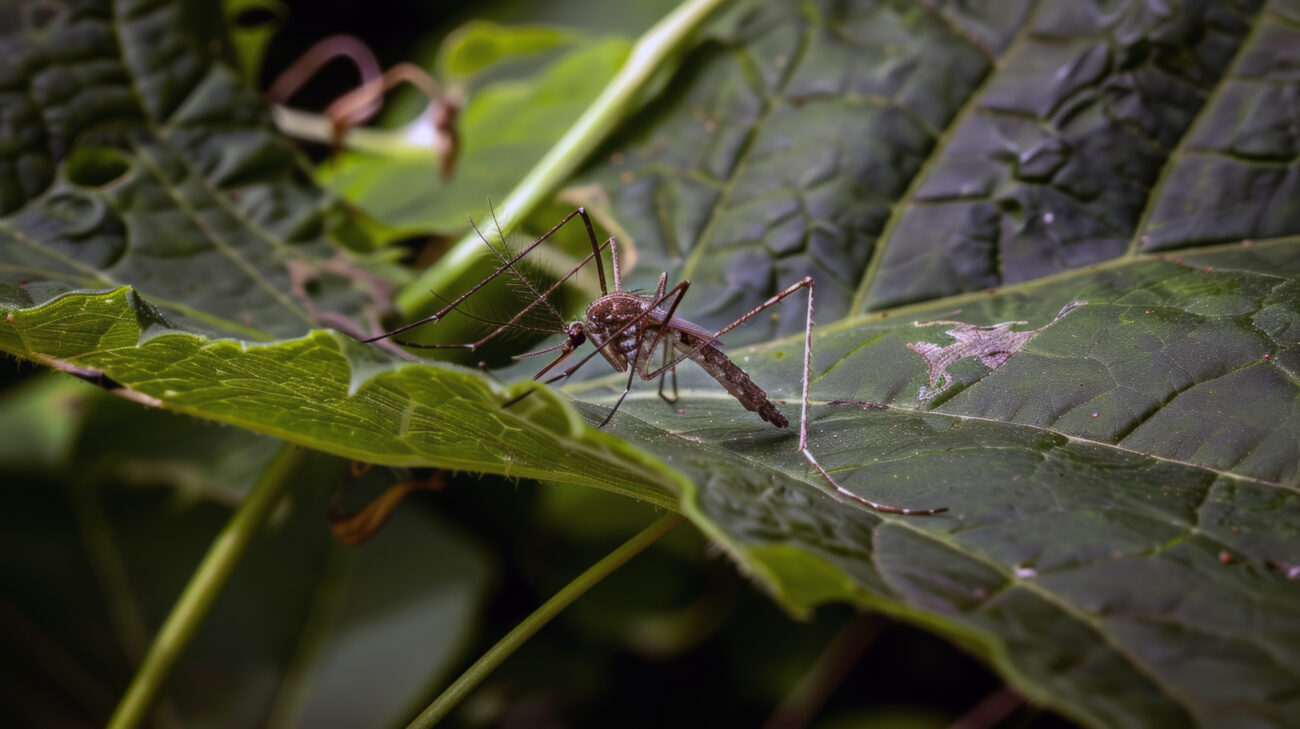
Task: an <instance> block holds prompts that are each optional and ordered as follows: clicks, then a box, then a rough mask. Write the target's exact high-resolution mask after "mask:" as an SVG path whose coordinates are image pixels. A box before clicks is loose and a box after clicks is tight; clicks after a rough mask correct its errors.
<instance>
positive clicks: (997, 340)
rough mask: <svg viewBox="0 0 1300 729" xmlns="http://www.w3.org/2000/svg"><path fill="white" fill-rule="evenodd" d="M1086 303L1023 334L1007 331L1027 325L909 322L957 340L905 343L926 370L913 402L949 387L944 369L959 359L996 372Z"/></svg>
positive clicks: (928, 398)
mask: <svg viewBox="0 0 1300 729" xmlns="http://www.w3.org/2000/svg"><path fill="white" fill-rule="evenodd" d="M1087 303H1088V302H1086V301H1083V300H1075V301H1071V302H1070V303H1068V304H1066V305H1065V306H1063V307H1062V308H1061V310H1060V311H1059V312H1057V314H1056V317H1055V318H1053V319H1052V320H1051V321H1049V322H1047V323H1046V324H1044V325H1043V326H1041V327H1039V328H1037V329H1030V330H1027V331H1023V332H1013V331H1011V327H1013V326H1015V325H1017V324H1028V323H1029V322H1024V321H1004V322H1001V323H998V324H990V325H988V326H977V325H975V324H967V323H965V322H959V321H949V320H939V321H918V322H913V324H914V325H915V326H918V327H932V326H938V325H940V324H945V325H949V326H951V327H952V329H949V330H948V331H947V334H948V336H950V337H952V338H953V339H955V340H957V341H955V342H953V343H952V344H948V345H945V346H943V347H940V346H939V345H937V344H931V343H929V342H909V343H908V345H907V348H908V349H910V350H912V351H913V352H916V353H917V354H919V355H921V357H922V358H924V359H925V362H926V364H927V365H928V366H929V368H930V372H929V377H930V384H929V385H928V386H927V385H922V386H921V390H920V392H919V393H918V395H917V399H918V400H920V401H921V402H929V401H931V400H933V399H934V398H935V397H937V396H938V395H939V394H940V393H942V392H943V391H945V390H947V389H948V388H949V387H951V386H952V383H953V378H952V375H950V374H948V368H949V367H951V366H952V365H954V364H956V363H957V362H959V361H961V360H963V359H967V358H974V359H978V360H979V361H980V362H982V363H984V365H985V366H986V367H988V368H989V369H990V370H996V369H997V368H999V367H1001V366H1002V365H1003V364H1006V361H1007V360H1008V359H1011V355H1013V354H1015V353H1017V352H1019V351H1020V349H1021V348H1022V347H1024V346H1025V343H1026V342H1028V341H1029V340H1030V339H1033V338H1034V336H1036V335H1037V334H1038V333H1039V332H1041V331H1043V330H1044V329H1047V328H1048V327H1050V326H1052V325H1053V324H1055V323H1056V322H1058V321H1060V320H1061V319H1062V317H1064V316H1065V315H1066V314H1069V313H1070V312H1071V311H1074V310H1075V309H1077V308H1079V307H1080V306H1083V305H1084V304H1087ZM940 380H943V385H942V386H939V381H940Z"/></svg>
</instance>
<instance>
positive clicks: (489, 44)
mask: <svg viewBox="0 0 1300 729" xmlns="http://www.w3.org/2000/svg"><path fill="white" fill-rule="evenodd" d="M577 38H578V35H577V33H575V32H574V31H572V30H567V29H564V28H553V27H549V26H545V25H522V26H520V25H516V26H509V25H499V24H497V23H491V22H487V21H481V20H471V21H470V22H468V23H466V24H464V25H462V26H461V27H459V28H457V29H456V30H455V31H454V32H453V33H451V34H450V35H448V36H447V38H446V40H444V41H443V43H442V46H441V47H439V49H438V63H437V66H438V70H439V72H440V74H439V75H440V76H443V77H445V78H449V79H450V78H455V77H471V78H472V77H474V76H477V75H479V74H481V73H483V72H484V71H486V70H488V69H490V68H492V67H493V66H495V65H497V64H499V63H503V62H506V61H510V60H513V59H517V58H521V57H528V56H534V55H536V54H538V53H541V52H542V51H547V50H550V49H552V48H555V47H557V46H564V45H569V44H572V43H573V42H574V41H575V40H577Z"/></svg>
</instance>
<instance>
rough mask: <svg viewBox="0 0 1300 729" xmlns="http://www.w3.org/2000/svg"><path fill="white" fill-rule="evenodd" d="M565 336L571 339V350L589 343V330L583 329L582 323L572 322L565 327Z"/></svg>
mask: <svg viewBox="0 0 1300 729" xmlns="http://www.w3.org/2000/svg"><path fill="white" fill-rule="evenodd" d="M564 336H566V337H568V338H569V347H570V348H576V347H580V346H582V344H583V343H584V342H586V341H587V330H586V329H585V328H583V326H582V322H580V321H571V322H569V323H568V324H565V325H564Z"/></svg>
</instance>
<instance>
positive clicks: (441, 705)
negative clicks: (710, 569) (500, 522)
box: [407, 514, 683, 729]
mask: <svg viewBox="0 0 1300 729" xmlns="http://www.w3.org/2000/svg"><path fill="white" fill-rule="evenodd" d="M682 519H683V517H682V516H681V515H680V514H664V515H663V516H661V517H659V518H658V519H657V520H655V522H654V523H653V524H651V525H650V526H648V527H646V528H645V529H643V530H641V532H640V533H638V534H637V535H636V536H634V537H632V538H631V539H629V540H627V541H626V542H624V543H623V545H622V546H620V547H619V548H618V549H615V550H614V551H613V552H610V553H609V554H607V555H605V557H604V558H602V559H601V560H600V561H599V562H597V563H596V564H594V565H592V566H591V567H589V568H587V571H586V572H583V573H582V574H581V575H578V577H577V579H575V580H573V581H572V582H570V583H569V584H567V585H565V586H564V589H562V590H560V591H559V592H557V593H555V595H554V596H553V597H552V598H551V599H550V600H547V601H546V602H545V603H543V604H542V606H541V607H539V608H537V609H536V610H534V611H533V613H532V614H531V615H529V616H528V617H527V618H524V620H523V622H521V623H519V625H516V626H515V628H514V629H513V630H511V631H510V632H509V633H507V634H506V636H505V637H504V638H502V639H501V640H499V641H497V644H496V645H494V646H492V647H491V648H489V649H488V650H487V652H486V653H484V654H483V655H482V656H481V657H480V658H479V659H478V660H477V661H475V662H474V665H472V666H470V667H469V668H468V669H466V671H465V672H464V673H462V674H461V675H460V678H457V679H456V681H455V682H454V683H452V684H451V685H450V686H448V687H447V689H446V690H445V691H443V692H442V694H441V695H440V696H438V698H436V699H434V700H433V703H432V704H429V706H428V707H427V708H425V710H424V711H422V712H420V715H419V716H417V717H415V720H414V721H412V722H411V723H410V724H409V725H408V727H407V729H428V728H429V727H431V726H433V725H434V724H437V723H438V722H439V721H441V720H442V719H443V717H445V716H447V714H449V713H451V710H452V709H454V708H456V705H457V704H459V703H460V702H461V700H463V699H464V698H465V697H466V696H467V695H469V692H470V691H473V690H474V687H476V686H478V685H479V683H481V682H482V681H483V679H485V678H487V675H488V674H489V673H491V672H492V671H493V670H495V669H496V667H497V666H499V665H501V662H502V661H504V660H505V659H506V658H507V657H508V656H509V655H510V654H511V653H514V652H515V650H516V649H518V648H519V647H520V646H521V645H523V644H524V642H525V641H527V640H528V639H529V638H531V637H532V636H533V634H534V633H536V632H537V631H538V630H541V628H542V626H544V625H546V624H547V623H549V622H550V621H551V619H552V618H554V617H555V616H556V615H559V614H560V612H561V611H562V610H564V609H565V608H566V607H568V606H569V605H570V604H572V603H573V601H574V600H577V599H578V598H579V597H581V596H582V595H583V594H584V593H586V592H587V590H590V589H591V588H592V587H594V586H595V585H596V584H597V583H599V582H600V581H601V580H603V579H605V577H607V576H609V574H610V573H612V572H613V571H614V570H616V569H618V568H619V567H621V566H623V565H624V564H626V563H627V561H628V560H630V559H632V558H633V557H635V556H636V555H637V554H639V553H640V552H641V551H642V550H644V549H645V548H646V547H648V546H650V545H651V544H654V543H655V542H656V541H658V540H659V538H660V537H662V536H663V535H665V534H667V533H668V532H669V531H670V530H672V528H673V527H675V526H677V525H678V524H680V523H681V522H682Z"/></svg>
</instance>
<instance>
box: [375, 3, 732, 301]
mask: <svg viewBox="0 0 1300 729" xmlns="http://www.w3.org/2000/svg"><path fill="white" fill-rule="evenodd" d="M725 2H726V0H685V2H683V3H682V4H681V5H678V6H677V7H676V8H675V9H674V10H673V11H672V12H671V13H669V14H668V15H666V16H665V17H664V19H663V20H660V21H659V22H658V23H656V24H655V26H654V27H652V28H651V29H650V30H648V31H646V33H645V34H644V35H642V36H641V38H640V39H638V40H637V43H636V45H635V46H634V47H633V48H632V53H631V55H629V56H628V59H627V61H626V62H625V63H624V64H623V67H622V68H621V69H619V72H618V73H617V74H615V76H614V78H613V79H611V80H610V82H609V84H608V85H606V86H605V89H604V90H603V91H601V93H600V96H598V97H596V100H595V101H593V102H592V104H591V106H589V107H587V110H586V111H585V112H583V114H582V116H581V117H579V118H578V120H577V121H576V122H574V124H573V126H572V127H569V130H568V131H567V132H565V134H564V136H563V137H561V138H560V141H558V142H556V143H555V146H553V147H551V149H550V151H549V152H547V153H546V156H545V157H543V158H542V159H541V161H540V162H538V163H537V165H536V166H535V167H533V169H532V171H530V172H529V173H528V175H527V176H526V177H524V179H523V180H521V181H520V182H519V184H518V185H516V186H515V189H514V190H511V191H510V195H509V196H507V197H506V199H505V201H504V202H503V203H502V204H501V206H500V207H498V208H497V209H496V214H497V220H498V221H500V225H501V230H502V232H503V233H509V232H510V231H511V230H512V229H513V228H514V227H515V226H517V225H518V224H519V222H520V221H521V220H523V219H524V218H526V217H528V215H529V214H530V213H531V212H532V211H533V210H535V209H536V208H537V206H538V205H540V204H541V203H543V202H544V201H545V199H546V196H547V195H550V194H551V193H552V192H554V191H555V189H556V188H557V187H558V186H559V185H560V184H561V183H563V182H564V181H565V180H566V179H568V177H569V176H570V175H572V174H573V173H574V172H576V171H577V169H578V166H579V165H581V164H582V163H583V161H585V160H586V159H587V157H588V156H589V155H591V153H592V152H594V151H595V150H596V147H597V146H599V145H600V143H601V142H603V141H604V140H605V138H606V137H607V136H608V135H609V133H610V132H612V131H613V130H614V128H615V127H617V126H618V125H619V124H620V123H621V122H622V121H623V120H624V119H625V118H626V117H627V115H628V114H629V113H631V112H632V110H633V109H634V108H635V106H636V105H637V103H638V102H640V101H641V98H640V94H641V92H642V90H643V89H644V88H645V87H646V85H647V83H648V82H649V81H650V80H651V79H652V78H653V77H654V76H655V74H656V73H660V72H663V71H665V70H666V69H665V62H666V61H667V60H668V59H669V58H671V57H672V55H673V54H674V53H676V52H677V51H678V50H680V49H681V48H682V47H683V46H684V45H685V44H686V42H687V41H688V40H689V39H690V38H691V36H692V35H693V34H694V32H695V31H696V30H697V29H698V28H699V27H700V26H701V25H703V23H704V21H705V20H707V19H708V18H709V16H710V15H712V14H713V12H714V11H715V10H717V9H718V8H719V7H721V6H722V5H723V3H725ZM485 223H486V221H485ZM480 227H485V226H480ZM483 252H484V251H483V244H482V243H481V242H480V241H479V239H478V236H476V235H474V234H472V233H471V234H467V235H466V236H465V237H464V238H462V239H461V240H460V241H458V242H457V243H456V245H455V246H453V247H452V248H451V249H450V250H448V251H447V253H446V254H445V255H444V256H443V257H442V258H441V259H440V260H439V261H438V265H436V266H434V267H432V268H430V269H428V270H427V271H425V272H424V273H423V274H422V275H421V276H420V277H419V278H418V279H417V280H416V281H414V282H413V283H411V284H410V285H409V286H407V287H406V288H404V289H402V291H401V292H399V293H398V295H397V299H396V303H397V308H398V309H399V310H401V311H403V312H406V313H408V314H413V313H415V312H419V311H421V310H423V309H425V308H428V307H430V306H431V305H433V304H434V300H433V294H432V293H431V292H433V291H443V290H445V289H446V288H447V286H448V284H450V283H451V282H452V281H454V280H455V279H456V278H457V277H458V276H459V275H460V273H461V272H462V271H463V270H464V268H465V267H466V266H468V265H469V264H470V263H471V262H473V261H474V260H476V258H477V257H478V256H480V255H482V254H483Z"/></svg>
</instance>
